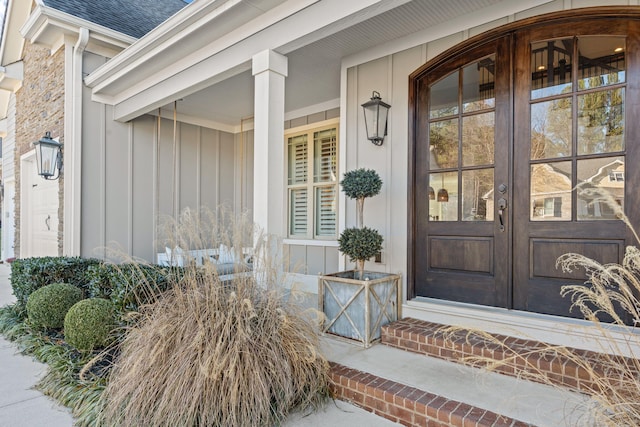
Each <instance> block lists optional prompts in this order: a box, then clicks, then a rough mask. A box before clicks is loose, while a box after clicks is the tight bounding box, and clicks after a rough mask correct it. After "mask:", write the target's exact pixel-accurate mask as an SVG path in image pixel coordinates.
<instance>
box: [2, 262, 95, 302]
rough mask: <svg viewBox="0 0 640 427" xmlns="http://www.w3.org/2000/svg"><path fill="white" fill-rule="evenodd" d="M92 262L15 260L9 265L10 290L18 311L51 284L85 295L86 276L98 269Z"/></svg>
mask: <svg viewBox="0 0 640 427" xmlns="http://www.w3.org/2000/svg"><path fill="white" fill-rule="evenodd" d="M100 264H101V261H100V260H98V259H94V258H79V257H41V258H22V259H17V260H15V261H14V262H13V263H12V264H11V287H12V288H13V294H14V295H15V297H16V300H17V304H18V307H19V308H21V309H23V308H24V307H25V305H26V304H27V299H28V298H29V295H31V293H32V292H34V291H35V290H36V289H39V288H41V287H43V286H46V285H50V284H52V283H69V284H71V285H74V286H77V287H79V288H80V289H83V290H84V291H85V293H86V294H87V295H89V293H88V292H87V291H88V289H87V279H86V276H85V275H86V272H87V269H88V268H89V267H90V266H93V265H100Z"/></svg>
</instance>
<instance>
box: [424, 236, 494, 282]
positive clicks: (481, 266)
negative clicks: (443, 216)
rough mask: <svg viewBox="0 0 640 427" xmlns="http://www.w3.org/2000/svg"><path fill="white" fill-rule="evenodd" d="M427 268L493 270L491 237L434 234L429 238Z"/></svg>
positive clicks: (486, 271)
mask: <svg viewBox="0 0 640 427" xmlns="http://www.w3.org/2000/svg"><path fill="white" fill-rule="evenodd" d="M429 253H430V254H431V255H430V257H429V270H431V271H433V270H450V271H458V272H466V273H485V274H490V275H492V274H493V272H494V270H495V269H494V257H493V253H494V251H493V237H474V238H469V237H462V236H457V237H453V236H443V237H439V236H435V237H430V238H429Z"/></svg>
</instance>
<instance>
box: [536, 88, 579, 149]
mask: <svg viewBox="0 0 640 427" xmlns="http://www.w3.org/2000/svg"><path fill="white" fill-rule="evenodd" d="M571 127H572V126H571V98H561V99H556V100H554V101H547V102H540V103H538V104H534V105H532V106H531V158H532V159H548V158H555V157H566V156H569V155H571Z"/></svg>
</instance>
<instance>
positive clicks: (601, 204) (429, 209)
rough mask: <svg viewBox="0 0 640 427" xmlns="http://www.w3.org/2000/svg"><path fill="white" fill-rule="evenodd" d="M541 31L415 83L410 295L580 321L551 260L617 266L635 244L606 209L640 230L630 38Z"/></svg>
mask: <svg viewBox="0 0 640 427" xmlns="http://www.w3.org/2000/svg"><path fill="white" fill-rule="evenodd" d="M541 21H542V20H535V21H529V22H527V23H526V25H527V26H522V27H520V28H515V26H512V27H511V28H510V29H509V30H508V31H503V32H500V31H495V32H493V33H491V34H490V35H489V36H487V37H485V38H484V40H486V41H483V42H480V40H482V39H474V40H473V41H472V42H468V43H467V44H466V45H465V46H466V47H464V48H463V49H459V50H456V51H455V52H453V51H452V52H450V53H446V54H444V55H441V56H440V57H439V58H436V59H435V60H434V61H431V62H430V63H428V64H426V65H425V66H424V67H423V68H421V69H420V70H418V71H416V73H414V74H413V75H412V77H411V78H412V87H411V90H412V97H411V98H412V100H413V101H412V102H413V106H412V114H413V117H414V127H413V129H412V132H413V143H414V156H413V160H412V168H413V170H412V178H413V182H412V186H413V188H412V191H411V194H412V198H411V209H410V211H411V212H412V218H411V223H412V228H413V230H412V231H413V240H412V242H411V245H410V252H411V255H412V256H411V265H410V285H411V286H413V292H414V295H415V296H424V297H432V298H440V299H445V300H451V301H460V302H466V303H473V304H481V305H489V306H497V307H505V308H513V309H517V310H525V311H532V312H538V313H547V314H554V315H561V316H576V315H579V313H575V312H574V313H570V310H569V308H570V305H571V302H570V300H568V299H566V298H562V297H561V295H560V288H561V286H562V285H565V284H567V283H570V282H571V281H574V282H576V283H580V282H583V281H584V278H585V276H584V272H583V271H582V272H574V273H573V274H572V275H567V274H564V273H562V272H561V271H560V270H558V269H556V264H555V262H556V259H557V258H558V256H560V255H562V254H564V253H567V252H577V253H582V254H585V255H587V256H589V257H592V258H595V259H597V260H599V261H601V262H621V261H622V257H623V255H624V248H625V246H626V245H628V244H633V243H634V242H633V241H632V240H630V233H629V232H628V229H627V228H626V226H625V225H624V223H623V222H622V221H620V220H619V219H618V218H617V216H616V209H617V207H620V208H622V209H623V210H624V211H626V213H627V215H629V216H630V219H631V220H632V222H634V223H635V224H638V223H639V222H638V218H637V217H638V212H637V209H633V207H634V206H635V207H637V206H638V202H639V201H640V200H639V199H640V198H639V196H638V192H637V191H632V189H633V188H634V185H633V183H636V184H637V183H640V176H639V174H638V172H637V171H636V170H635V169H636V168H633V169H631V170H629V169H626V168H625V165H626V164H627V163H628V164H629V165H636V164H638V162H639V160H640V156H639V155H638V151H639V150H638V147H637V146H638V143H637V141H640V139H639V138H638V136H640V135H638V133H639V132H638V130H637V128H638V126H634V123H638V122H639V121H640V110H639V109H638V103H637V101H636V99H638V95H639V94H638V88H640V62H639V61H640V59H639V56H638V55H639V54H640V51H639V50H638V49H640V37H639V34H640V25H638V21H636V20H635V19H631V18H624V19H622V18H620V19H608V18H602V17H595V16H594V17H593V18H589V17H583V19H581V21H579V22H574V21H572V20H571V18H568V17H564V16H562V15H553V16H552V17H550V18H548V19H547V20H546V23H545V24H542V23H541ZM576 187H578V188H583V189H586V190H587V191H586V192H582V191H580V190H576ZM594 193H597V194H606V195H608V196H607V197H608V198H609V202H608V203H607V202H605V201H603V200H597V198H596V197H595V196H594Z"/></svg>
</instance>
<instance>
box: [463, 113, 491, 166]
mask: <svg viewBox="0 0 640 427" xmlns="http://www.w3.org/2000/svg"><path fill="white" fill-rule="evenodd" d="M494 128H495V120H494V113H493V112H491V113H485V114H477V115H474V116H468V117H465V118H464V119H463V121H462V164H463V165H464V166H474V165H491V164H493V152H494V145H495V138H494Z"/></svg>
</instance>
